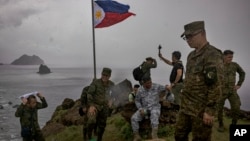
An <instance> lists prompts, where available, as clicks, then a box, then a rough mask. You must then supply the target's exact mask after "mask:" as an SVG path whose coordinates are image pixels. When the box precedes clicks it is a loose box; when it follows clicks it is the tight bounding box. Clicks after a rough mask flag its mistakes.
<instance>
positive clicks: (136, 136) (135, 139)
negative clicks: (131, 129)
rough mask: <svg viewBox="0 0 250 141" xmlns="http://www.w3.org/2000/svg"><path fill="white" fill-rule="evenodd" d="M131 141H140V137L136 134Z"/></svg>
mask: <svg viewBox="0 0 250 141" xmlns="http://www.w3.org/2000/svg"><path fill="white" fill-rule="evenodd" d="M133 141H141V136H140V135H139V133H138V132H135V133H134V140H133Z"/></svg>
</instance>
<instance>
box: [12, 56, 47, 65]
mask: <svg viewBox="0 0 250 141" xmlns="http://www.w3.org/2000/svg"><path fill="white" fill-rule="evenodd" d="M40 64H44V61H43V60H42V59H41V58H40V57H38V56H36V55H33V56H28V55H26V54H24V55H22V56H21V57H20V58H18V59H16V60H14V61H13V62H12V63H11V65H40Z"/></svg>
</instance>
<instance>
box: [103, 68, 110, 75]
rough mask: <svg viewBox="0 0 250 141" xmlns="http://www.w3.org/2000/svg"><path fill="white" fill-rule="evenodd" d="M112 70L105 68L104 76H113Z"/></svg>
mask: <svg viewBox="0 0 250 141" xmlns="http://www.w3.org/2000/svg"><path fill="white" fill-rule="evenodd" d="M111 72H112V70H111V69H110V68H103V69H102V74H105V75H111Z"/></svg>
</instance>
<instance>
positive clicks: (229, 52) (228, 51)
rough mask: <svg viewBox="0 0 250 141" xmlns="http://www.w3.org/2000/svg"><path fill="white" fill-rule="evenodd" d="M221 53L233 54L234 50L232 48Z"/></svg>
mask: <svg viewBox="0 0 250 141" xmlns="http://www.w3.org/2000/svg"><path fill="white" fill-rule="evenodd" d="M223 54H224V55H228V54H231V55H233V54H234V52H233V51H232V50H225V51H224V52H223Z"/></svg>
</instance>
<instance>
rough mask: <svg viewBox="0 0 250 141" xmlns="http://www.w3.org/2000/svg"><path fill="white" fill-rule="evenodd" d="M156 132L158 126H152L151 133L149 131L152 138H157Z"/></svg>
mask: <svg viewBox="0 0 250 141" xmlns="http://www.w3.org/2000/svg"><path fill="white" fill-rule="evenodd" d="M157 133H158V128H152V133H151V135H152V139H158V135H157Z"/></svg>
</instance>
